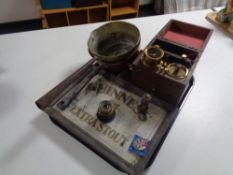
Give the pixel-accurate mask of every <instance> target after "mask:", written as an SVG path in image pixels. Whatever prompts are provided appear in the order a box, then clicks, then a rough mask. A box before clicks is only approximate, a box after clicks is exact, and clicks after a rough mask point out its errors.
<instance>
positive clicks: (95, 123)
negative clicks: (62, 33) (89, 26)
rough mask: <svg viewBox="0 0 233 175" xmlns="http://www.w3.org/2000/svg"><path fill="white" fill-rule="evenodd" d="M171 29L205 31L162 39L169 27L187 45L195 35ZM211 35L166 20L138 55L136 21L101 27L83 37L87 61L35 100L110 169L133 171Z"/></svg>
mask: <svg viewBox="0 0 233 175" xmlns="http://www.w3.org/2000/svg"><path fill="white" fill-rule="evenodd" d="M177 26H181V27H182V28H183V26H184V28H186V27H187V28H190V27H191V28H193V29H197V31H200V30H204V31H206V32H205V33H206V34H205V36H203V39H202V40H203V41H202V43H201V45H198V46H200V47H199V48H191V47H190V46H188V47H187V46H186V45H184V44H179V43H176V42H173V41H169V40H167V39H165V36H168V37H169V36H170V35H169V32H170V33H171V32H173V33H172V35H174V31H175V35H182V38H185V37H186V36H187V35H188V38H189V39H190V38H192V37H193V40H192V43H191V46H192V44H193V42H194V41H196V40H197V37H196V35H197V34H198V32H196V33H195V32H192V33H186V32H187V31H189V30H187V31H182V32H184V33H182V32H181V33H180V30H177V31H176V27H177ZM103 31H104V32H103ZM164 31H165V33H164ZM167 31H168V32H167ZM108 32H109V33H108ZM166 32H167V33H168V34H167V33H166ZM211 33H212V31H211V30H209V29H205V28H202V27H200V26H193V25H192V24H187V23H183V22H180V21H176V20H171V21H169V23H168V24H167V25H166V26H165V27H164V28H163V29H162V30H161V32H160V33H159V34H158V35H157V36H155V37H154V38H153V39H152V41H151V42H150V43H149V44H148V46H147V47H146V48H145V49H144V50H143V51H141V52H139V44H140V33H139V30H138V29H137V28H136V26H134V25H132V24H129V23H126V22H114V23H108V24H105V25H104V26H101V27H100V28H98V29H96V30H94V31H93V32H92V33H91V36H90V38H89V40H88V48H89V52H90V53H91V55H92V56H93V59H91V60H90V61H89V62H87V63H86V64H85V65H84V66H83V67H81V68H80V69H78V70H77V71H76V72H75V73H74V74H72V75H71V76H69V77H68V78H66V79H65V80H64V81H62V82H61V83H60V84H58V85H57V86H56V87H55V88H54V89H52V90H51V91H50V92H48V93H47V94H46V95H44V96H43V97H41V98H40V99H39V100H38V101H37V102H36V104H37V106H38V107H39V108H40V109H42V110H43V111H45V112H46V113H47V114H48V115H49V116H50V118H51V120H52V121H53V122H54V123H55V124H57V125H58V126H59V127H61V128H62V129H64V130H65V131H67V132H68V133H70V134H71V135H72V136H74V137H75V138H77V139H78V140H79V141H81V142H82V143H84V144H85V145H86V146H87V147H89V148H90V149H91V150H93V151H94V152H95V153H97V154H98V155H100V156H101V157H102V158H103V159H105V160H107V161H108V162H109V163H110V164H112V165H113V166H114V167H116V168H118V169H119V170H121V171H124V172H126V173H128V174H130V175H138V174H140V173H141V172H142V171H143V170H145V169H146V168H147V167H149V166H150V165H151V163H152V162H153V160H154V158H155V157H156V154H157V153H158V151H159V149H160V147H161V145H162V143H163V141H164V139H165V138H166V135H167V133H168V132H169V129H170V128H171V126H172V124H173V123H174V121H175V119H176V117H177V116H178V113H179V111H180V109H181V106H182V104H183V102H184V99H185V98H186V97H187V94H188V93H189V92H190V89H191V87H192V86H193V77H192V74H193V71H194V68H195V67H196V64H197V62H198V60H199V58H200V55H201V54H200V53H201V52H202V51H203V50H204V47H205V45H206V44H207V42H208V39H209V38H210V36H211ZM193 34H195V35H194V36H193ZM106 37H107V40H104V38H106ZM172 39H173V38H171V40H172ZM198 41H199V38H198ZM102 46H104V47H102ZM77 149H78V148H77Z"/></svg>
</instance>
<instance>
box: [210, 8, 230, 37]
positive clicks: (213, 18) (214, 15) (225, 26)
mask: <svg viewBox="0 0 233 175" xmlns="http://www.w3.org/2000/svg"><path fill="white" fill-rule="evenodd" d="M206 19H207V20H208V21H209V22H211V23H212V24H214V25H215V26H217V27H218V28H220V29H221V30H222V31H224V32H225V33H226V34H227V35H229V36H230V37H231V39H233V33H231V32H229V31H228V28H229V25H230V24H227V23H222V22H220V21H218V20H217V12H211V13H208V14H207V16H206Z"/></svg>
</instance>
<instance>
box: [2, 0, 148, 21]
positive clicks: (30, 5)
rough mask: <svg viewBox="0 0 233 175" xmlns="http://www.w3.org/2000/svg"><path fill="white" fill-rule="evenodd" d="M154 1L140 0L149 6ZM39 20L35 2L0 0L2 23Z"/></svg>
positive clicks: (30, 0) (27, 0) (33, 0)
mask: <svg viewBox="0 0 233 175" xmlns="http://www.w3.org/2000/svg"><path fill="white" fill-rule="evenodd" d="M151 1H152V0H140V4H141V5H142V4H143V5H144V4H148V3H150V2H151ZM33 18H39V9H38V7H37V6H36V5H35V0H0V23H4V22H11V21H20V20H27V19H33Z"/></svg>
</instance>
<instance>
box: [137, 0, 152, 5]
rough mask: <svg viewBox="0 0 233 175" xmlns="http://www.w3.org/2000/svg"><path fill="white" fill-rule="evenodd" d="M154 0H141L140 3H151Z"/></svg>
mask: <svg viewBox="0 0 233 175" xmlns="http://www.w3.org/2000/svg"><path fill="white" fill-rule="evenodd" d="M152 2H153V0H140V5H145V4H150V3H152Z"/></svg>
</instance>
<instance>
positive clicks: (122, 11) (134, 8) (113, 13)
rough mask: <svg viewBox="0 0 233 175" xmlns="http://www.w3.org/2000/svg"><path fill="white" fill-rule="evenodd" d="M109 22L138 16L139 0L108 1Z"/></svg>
mask: <svg viewBox="0 0 233 175" xmlns="http://www.w3.org/2000/svg"><path fill="white" fill-rule="evenodd" d="M109 7H110V20H114V19H122V18H132V17H137V16H138V11H139V0H109Z"/></svg>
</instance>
